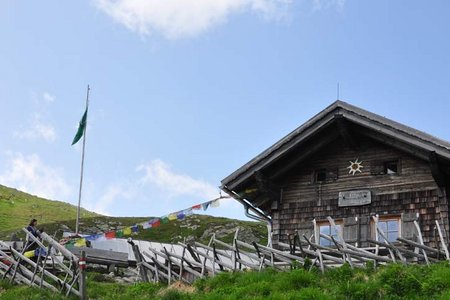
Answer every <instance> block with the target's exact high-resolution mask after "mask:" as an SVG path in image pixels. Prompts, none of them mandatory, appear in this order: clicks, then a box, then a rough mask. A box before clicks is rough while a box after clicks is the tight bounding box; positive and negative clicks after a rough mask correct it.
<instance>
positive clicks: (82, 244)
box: [74, 239, 86, 247]
mask: <svg viewBox="0 0 450 300" xmlns="http://www.w3.org/2000/svg"><path fill="white" fill-rule="evenodd" d="M74 246H75V247H86V239H78V240H77V241H76V242H75V245H74Z"/></svg>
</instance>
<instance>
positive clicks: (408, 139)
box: [221, 101, 450, 247]
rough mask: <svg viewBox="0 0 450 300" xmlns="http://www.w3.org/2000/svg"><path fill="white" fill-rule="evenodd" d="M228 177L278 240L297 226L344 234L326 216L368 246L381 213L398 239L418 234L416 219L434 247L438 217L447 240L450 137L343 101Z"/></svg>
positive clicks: (229, 188) (234, 192)
mask: <svg viewBox="0 0 450 300" xmlns="http://www.w3.org/2000/svg"><path fill="white" fill-rule="evenodd" d="M221 183H222V185H221V188H222V189H223V190H224V191H226V192H227V193H228V194H230V195H231V196H233V197H234V198H235V199H236V200H238V201H239V202H241V203H242V204H244V206H245V208H246V210H247V213H248V215H249V216H252V217H253V218H256V219H259V220H265V221H267V222H268V224H269V225H270V227H271V230H272V242H273V244H274V245H276V244H277V243H278V242H284V243H286V242H287V239H288V236H289V234H293V233H294V232H299V233H300V234H301V235H303V234H305V235H306V236H313V235H314V234H316V237H317V234H318V231H319V232H321V233H325V234H328V235H331V236H333V235H336V234H337V232H336V226H331V225H332V224H330V223H329V219H328V218H327V217H328V216H330V217H332V218H333V219H334V220H335V223H336V225H337V226H339V227H340V229H342V232H343V236H344V239H345V241H346V242H348V243H353V244H355V245H357V246H360V247H366V246H368V245H369V243H368V241H369V240H371V239H373V237H374V235H375V230H374V225H373V222H378V225H379V227H380V228H382V229H383V231H384V232H385V235H386V236H387V238H388V239H389V241H390V242H393V243H395V242H396V241H397V238H399V237H403V238H406V239H417V236H416V235H417V230H416V228H415V226H416V225H415V224H414V223H415V222H414V221H417V222H416V223H418V224H419V226H420V230H421V232H422V234H423V242H424V243H425V244H426V245H429V246H435V245H436V244H437V233H436V230H437V228H436V220H437V221H438V222H439V224H440V227H441V228H443V229H445V230H444V231H445V232H444V233H443V235H444V238H445V239H446V243H447V244H448V236H447V233H448V231H449V213H448V212H449V198H450V143H449V142H447V141H443V140H441V139H438V138H436V137H433V136H431V135H429V134H426V133H424V132H421V131H418V130H416V129H413V128H410V127H408V126H405V125H402V124H400V123H397V122H395V121H392V120H389V119H387V118H384V117H381V116H379V115H376V114H374V113H371V112H368V111H365V110H363V109H361V108H358V107H355V106H353V105H350V104H348V103H345V102H342V101H336V102H334V103H333V104H331V105H330V106H329V107H327V108H325V109H324V110H323V111H321V112H320V113H319V114H317V115H316V116H314V117H313V118H312V119H310V120H309V121H307V122H306V123H305V124H303V125H301V126H300V127H298V128H297V129H295V130H294V131H292V132H291V133H289V134H288V135H287V136H285V137H284V138H282V139H281V140H279V141H278V142H276V143H275V144H274V145H273V146H271V147H270V148H268V149H267V150H265V151H263V152H262V153H261V154H259V155H258V156H256V157H255V158H253V159H252V160H250V161H249V162H248V163H246V164H245V165H243V166H242V167H240V168H239V169H237V170H236V171H235V172H233V173H232V174H231V175H229V176H228V177H226V178H225V179H223V180H222V182H221ZM374 217H375V218H374ZM320 243H321V244H324V245H326V244H327V243H330V241H328V240H322V239H320Z"/></svg>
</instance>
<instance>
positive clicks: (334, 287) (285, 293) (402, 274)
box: [0, 263, 450, 300]
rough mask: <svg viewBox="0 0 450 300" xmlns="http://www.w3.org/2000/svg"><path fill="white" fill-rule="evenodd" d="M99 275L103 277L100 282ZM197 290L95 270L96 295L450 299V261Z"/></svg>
mask: <svg viewBox="0 0 450 300" xmlns="http://www.w3.org/2000/svg"><path fill="white" fill-rule="evenodd" d="M96 280H98V281H96ZM194 287H195V289H194V290H193V291H189V290H188V289H185V288H182V289H176V288H174V287H172V288H167V287H165V286H163V285H159V284H151V283H137V284H134V285H121V284H116V283H112V282H105V281H104V280H102V279H101V276H100V277H99V275H98V274H90V275H89V281H88V295H89V297H90V299H230V300H234V299H236V300H244V299H338V300H339V299H342V300H352V299H365V300H373V299H391V300H394V299H450V265H449V264H448V263H440V264H435V265H432V266H431V267H427V266H419V265H414V266H403V265H398V264H392V265H388V266H382V267H379V268H378V269H377V270H376V271H374V270H373V269H372V268H366V269H351V268H350V267H349V266H348V265H344V266H343V267H340V268H336V269H332V270H329V271H327V272H326V273H325V274H321V273H320V272H318V271H317V270H313V271H311V272H309V271H306V270H304V269H302V268H300V269H296V270H293V271H290V272H281V273H280V272H276V271H273V270H271V269H267V270H264V271H263V272H259V273H258V272H238V273H221V274H219V275H218V276H216V277H214V278H207V279H201V280H197V281H196V283H195V285H194ZM49 296H52V297H51V298H53V299H63V298H62V297H61V296H59V295H52V293H50V292H48V291H45V290H35V289H31V288H26V287H23V286H22V287H18V286H11V285H9V284H7V283H5V282H1V281H0V298H1V299H47V298H49Z"/></svg>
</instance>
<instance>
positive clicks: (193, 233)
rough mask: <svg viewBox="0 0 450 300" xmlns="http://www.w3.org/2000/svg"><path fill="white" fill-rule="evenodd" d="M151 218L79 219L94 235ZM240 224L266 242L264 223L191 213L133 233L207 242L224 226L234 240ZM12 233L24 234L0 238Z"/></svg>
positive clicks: (50, 227) (53, 227) (55, 228)
mask: <svg viewBox="0 0 450 300" xmlns="http://www.w3.org/2000/svg"><path fill="white" fill-rule="evenodd" d="M149 219H150V217H106V216H97V217H95V218H84V219H81V221H80V230H81V232H82V233H86V234H91V233H97V232H104V230H102V227H103V226H104V225H108V227H109V228H110V229H113V230H117V229H122V228H123V227H126V226H131V225H134V224H136V223H140V222H144V221H147V220H149ZM41 226H42V227H43V228H44V229H45V231H46V232H48V233H49V234H51V235H53V234H55V232H57V234H56V237H57V238H60V237H61V233H62V231H61V230H59V229H61V228H62V227H63V226H67V227H69V228H70V229H72V230H73V228H74V227H75V221H74V220H65V221H59V222H56V223H49V224H42V225H41ZM236 227H240V228H242V229H244V230H245V231H247V232H248V231H250V232H251V233H252V234H253V235H254V236H255V237H257V239H258V241H259V242H260V243H263V244H265V243H267V228H266V226H265V225H264V224H263V223H258V222H250V221H240V220H233V219H227V218H219V217H212V216H207V215H192V216H188V217H186V219H184V220H180V221H172V222H169V223H167V224H161V226H160V227H157V228H151V229H149V230H143V229H142V228H141V230H140V231H139V233H138V234H136V235H133V236H132V238H133V239H137V240H146V241H154V242H166V243H176V242H179V241H183V239H184V238H187V237H193V238H195V240H196V241H200V242H204V243H207V242H208V241H209V238H210V237H211V235H207V236H204V237H203V238H202V236H203V235H204V232H205V231H206V230H208V229H210V230H211V229H214V231H217V230H219V229H221V228H228V229H229V230H228V231H229V232H230V233H228V234H226V235H224V236H222V237H220V239H221V240H223V241H225V242H229V243H231V242H232V240H233V236H234V230H235V228H236ZM11 232H17V233H18V236H19V237H22V235H21V234H20V232H19V231H18V230H17V228H16V230H14V231H6V232H5V231H0V238H4V239H5V240H6V239H8V238H9V234H10V233H11Z"/></svg>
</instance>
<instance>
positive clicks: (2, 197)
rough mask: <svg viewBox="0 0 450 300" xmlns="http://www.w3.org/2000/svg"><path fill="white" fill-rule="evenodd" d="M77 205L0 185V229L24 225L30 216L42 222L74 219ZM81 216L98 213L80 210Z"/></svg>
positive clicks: (2, 230) (3, 230) (92, 215)
mask: <svg viewBox="0 0 450 300" xmlns="http://www.w3.org/2000/svg"><path fill="white" fill-rule="evenodd" d="M76 211H77V207H76V206H74V205H71V204H68V203H64V202H61V201H52V200H47V199H44V198H40V197H37V196H33V195H30V194H27V193H24V192H21V191H18V190H16V189H12V188H9V187H5V186H2V185H0V231H1V232H7V231H10V230H14V229H17V228H20V227H24V226H26V225H27V224H28V223H29V222H30V220H31V219H32V218H36V219H38V220H39V222H40V223H41V224H43V223H53V222H58V221H63V220H69V219H75V217H76V214H77V213H76ZM81 216H82V217H86V218H87V217H94V216H98V214H96V213H93V212H90V211H87V210H85V209H82V210H81Z"/></svg>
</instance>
